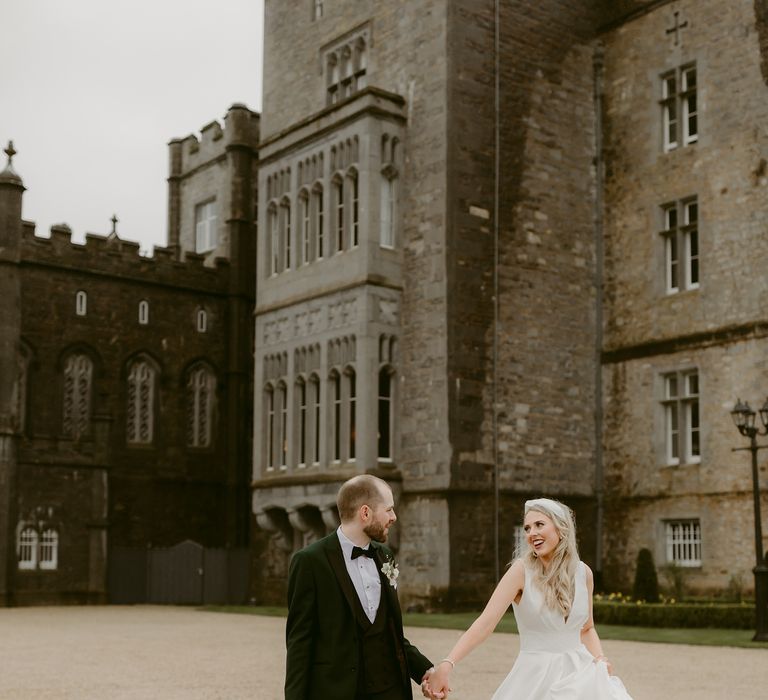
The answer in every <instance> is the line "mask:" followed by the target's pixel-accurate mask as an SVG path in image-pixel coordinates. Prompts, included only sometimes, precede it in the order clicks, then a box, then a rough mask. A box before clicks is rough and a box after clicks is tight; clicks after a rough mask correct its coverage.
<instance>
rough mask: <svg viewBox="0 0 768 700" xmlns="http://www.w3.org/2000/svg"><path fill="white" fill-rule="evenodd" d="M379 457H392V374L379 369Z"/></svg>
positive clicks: (385, 368)
mask: <svg viewBox="0 0 768 700" xmlns="http://www.w3.org/2000/svg"><path fill="white" fill-rule="evenodd" d="M379 459H384V460H389V459H392V374H391V372H390V370H389V368H387V367H382V368H381V369H380V370H379Z"/></svg>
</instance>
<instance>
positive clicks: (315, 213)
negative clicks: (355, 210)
mask: <svg viewBox="0 0 768 700" xmlns="http://www.w3.org/2000/svg"><path fill="white" fill-rule="evenodd" d="M312 236H313V239H314V243H315V258H316V259H317V260H322V259H323V256H324V255H325V219H324V212H323V186H322V185H321V184H319V183H318V184H316V185H315V186H314V187H313V188H312Z"/></svg>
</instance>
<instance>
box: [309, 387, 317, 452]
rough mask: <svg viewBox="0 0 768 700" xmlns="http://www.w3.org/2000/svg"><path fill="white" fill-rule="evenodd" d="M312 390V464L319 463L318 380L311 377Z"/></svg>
mask: <svg viewBox="0 0 768 700" xmlns="http://www.w3.org/2000/svg"><path fill="white" fill-rule="evenodd" d="M309 384H310V386H311V388H312V462H313V463H314V464H319V463H320V379H319V378H318V377H317V376H315V375H312V377H310V379H309Z"/></svg>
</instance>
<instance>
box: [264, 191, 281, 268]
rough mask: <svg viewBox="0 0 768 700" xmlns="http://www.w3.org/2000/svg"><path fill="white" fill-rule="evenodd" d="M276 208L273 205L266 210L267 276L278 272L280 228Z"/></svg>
mask: <svg viewBox="0 0 768 700" xmlns="http://www.w3.org/2000/svg"><path fill="white" fill-rule="evenodd" d="M278 218H279V217H278V215H277V207H276V206H275V205H274V203H273V204H270V205H269V209H267V232H268V234H269V255H268V259H269V261H270V262H269V274H270V275H276V274H277V273H278V272H280V227H279V221H278Z"/></svg>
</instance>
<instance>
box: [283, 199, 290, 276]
mask: <svg viewBox="0 0 768 700" xmlns="http://www.w3.org/2000/svg"><path fill="white" fill-rule="evenodd" d="M280 239H281V241H282V248H283V250H282V258H283V260H282V265H281V267H282V269H283V270H290V269H291V252H292V251H291V203H290V201H289V200H287V199H284V200H283V201H282V202H281V203H280Z"/></svg>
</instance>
